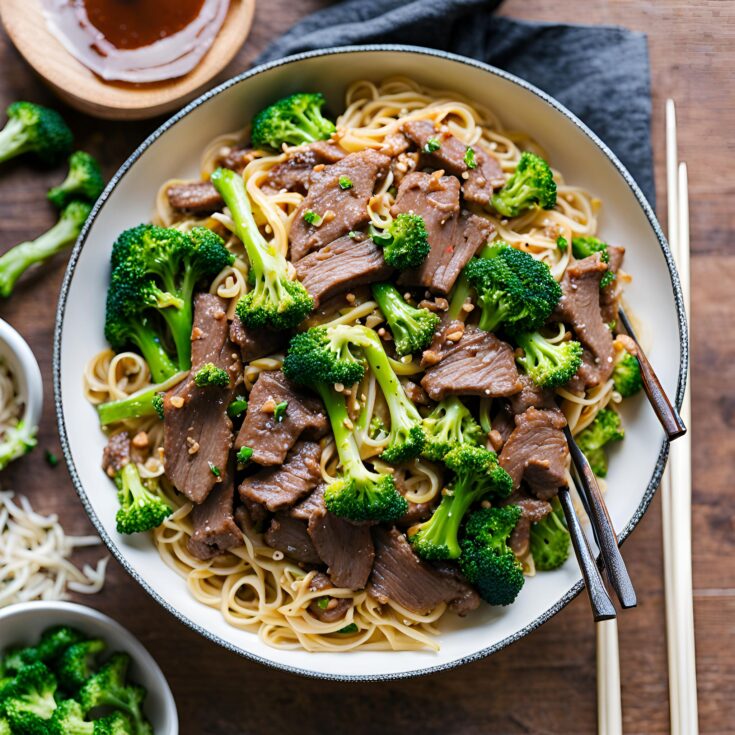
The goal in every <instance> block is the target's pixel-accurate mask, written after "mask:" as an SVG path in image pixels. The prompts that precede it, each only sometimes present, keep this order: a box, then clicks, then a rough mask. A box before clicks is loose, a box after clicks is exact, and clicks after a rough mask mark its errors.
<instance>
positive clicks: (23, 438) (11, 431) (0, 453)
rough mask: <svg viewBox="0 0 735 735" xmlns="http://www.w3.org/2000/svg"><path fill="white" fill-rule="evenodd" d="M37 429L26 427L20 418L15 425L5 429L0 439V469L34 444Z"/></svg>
mask: <svg viewBox="0 0 735 735" xmlns="http://www.w3.org/2000/svg"><path fill="white" fill-rule="evenodd" d="M37 431H38V427H36V426H31V427H28V426H26V423H25V421H23V420H22V419H21V420H20V421H18V423H17V424H16V425H15V426H10V427H9V428H7V429H5V431H4V432H3V435H2V438H1V439H0V470H4V469H5V468H6V467H7V466H8V465H9V464H10V463H11V462H12V461H14V460H16V459H18V458H19V457H22V456H23V455H24V454H28V452H30V451H31V449H33V447H35V446H36V444H37V443H38V442H37V441H36V432H37Z"/></svg>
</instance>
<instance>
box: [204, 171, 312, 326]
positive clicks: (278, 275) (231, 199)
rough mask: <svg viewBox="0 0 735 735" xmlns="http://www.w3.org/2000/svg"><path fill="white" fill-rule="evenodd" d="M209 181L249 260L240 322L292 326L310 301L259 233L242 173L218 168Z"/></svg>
mask: <svg viewBox="0 0 735 735" xmlns="http://www.w3.org/2000/svg"><path fill="white" fill-rule="evenodd" d="M211 180H212V183H213V184H214V186H215V188H216V189H217V191H218V192H219V193H220V194H221V195H222V198H223V199H224V200H225V203H226V204H227V207H228V209H229V210H230V214H231V215H232V219H233V220H234V222H235V233H236V234H237V236H238V237H239V238H240V240H242V243H243V245H244V246H245V250H246V251H247V254H248V260H249V261H250V269H251V270H250V277H251V279H252V281H253V288H252V290H251V291H249V292H248V293H246V294H245V296H243V297H242V298H241V299H240V301H239V302H238V304H237V314H238V316H239V317H240V319H241V320H242V322H243V324H245V325H246V326H248V327H253V328H259V327H270V328H272V329H277V330H285V329H291V328H292V327H295V326H296V325H297V324H299V323H300V322H301V321H303V320H304V319H305V318H306V316H307V315H308V314H309V312H310V311H311V310H312V308H313V307H314V300H313V299H312V298H311V296H309V293H308V292H307V290H306V289H305V288H304V287H303V286H302V285H301V283H299V281H294V280H292V278H291V276H290V275H289V271H288V261H287V260H286V257H285V256H284V255H283V254H282V253H279V252H277V251H276V250H275V248H274V247H273V245H272V244H270V243H269V242H268V241H267V240H266V239H265V238H264V237H263V235H261V234H260V230H259V229H258V225H257V224H256V222H255V219H254V217H253V212H252V208H251V206H250V198H249V197H248V194H247V192H246V191H245V183H244V182H243V179H242V176H240V175H239V174H236V173H235V172H234V171H230V170H229V169H223V168H219V169H217V170H216V171H215V172H214V173H213V174H212V177H211Z"/></svg>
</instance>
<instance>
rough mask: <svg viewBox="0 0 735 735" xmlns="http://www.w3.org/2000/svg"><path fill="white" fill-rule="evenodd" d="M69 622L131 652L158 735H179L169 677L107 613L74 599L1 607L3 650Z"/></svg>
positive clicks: (133, 678)
mask: <svg viewBox="0 0 735 735" xmlns="http://www.w3.org/2000/svg"><path fill="white" fill-rule="evenodd" d="M55 625H69V626H71V627H73V628H76V629H77V630H80V631H81V632H82V633H85V634H87V635H88V636H90V637H92V638H101V639H102V640H104V641H105V642H106V643H107V650H108V651H109V652H110V653H112V652H115V651H122V652H124V653H127V654H129V655H130V658H131V661H130V671H129V676H130V680H131V681H134V682H135V683H136V684H140V685H141V686H144V687H145V688H146V690H147V692H148V695H147V696H146V700H145V707H144V711H145V714H146V716H147V717H148V719H149V720H150V722H151V724H152V725H153V731H154V732H155V733H156V735H178V733H179V717H178V714H177V712H176V703H175V702H174V697H173V694H171V689H169V686H168V682H167V681H166V677H165V676H164V675H163V672H162V671H161V669H160V668H158V664H157V663H156V662H155V660H154V659H153V657H152V656H151V654H150V653H148V651H146V650H145V648H143V645H142V644H141V643H140V641H138V639H137V638H136V637H135V636H134V635H133V634H132V633H130V632H128V631H127V630H126V629H125V628H123V627H122V625H120V623H118V622H116V621H115V620H113V619H112V618H110V617H108V616H107V615H103V614H102V613H101V612H97V610H93V609H92V608H91V607H85V606H84V605H76V604H74V603H71V602H24V603H21V604H18V605H10V606H9V607H5V608H2V609H0V653H1V652H2V651H3V650H5V649H6V648H10V647H11V646H17V645H35V644H36V643H37V642H38V639H39V637H40V636H41V633H43V631H44V630H46V629H47V628H51V627H52V626H55Z"/></svg>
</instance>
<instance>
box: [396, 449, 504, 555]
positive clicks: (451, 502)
mask: <svg viewBox="0 0 735 735" xmlns="http://www.w3.org/2000/svg"><path fill="white" fill-rule="evenodd" d="M444 464H445V465H446V466H447V468H448V469H450V470H451V471H452V472H453V473H454V479H453V480H452V482H451V483H450V485H449V487H448V489H447V491H446V493H444V495H443V496H442V499H441V502H440V503H439V507H438V508H437V509H436V510H435V511H434V514H433V515H432V516H431V518H429V520H428V521H425V522H424V523H421V524H419V525H418V526H414V527H413V528H411V529H409V532H408V533H409V541H410V542H411V545H412V546H413V547H414V549H415V550H416V552H417V553H418V554H419V556H422V557H424V559H456V558H458V557H459V555H460V543H459V528H460V525H461V523H462V519H463V518H464V516H465V514H466V513H467V511H468V510H469V509H470V507H471V506H472V505H473V504H474V503H476V502H478V501H479V500H482V499H483V498H485V497H489V498H493V499H500V498H505V497H507V496H508V495H510V493H511V492H512V491H513V481H512V480H511V478H510V475H509V474H508V473H507V472H506V471H505V470H504V469H503V468H502V467H501V466H500V465H499V464H498V456H497V455H496V454H495V452H491V451H490V450H488V449H483V448H481V447H474V446H471V445H469V444H464V445H460V446H459V447H456V448H455V449H453V450H452V451H450V452H448V453H447V454H446V455H445V457H444Z"/></svg>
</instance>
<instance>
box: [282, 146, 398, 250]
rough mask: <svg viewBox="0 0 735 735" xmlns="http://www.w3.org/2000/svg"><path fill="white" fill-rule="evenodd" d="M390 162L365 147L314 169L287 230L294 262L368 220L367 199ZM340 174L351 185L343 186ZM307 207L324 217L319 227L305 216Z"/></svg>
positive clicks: (368, 199)
mask: <svg viewBox="0 0 735 735" xmlns="http://www.w3.org/2000/svg"><path fill="white" fill-rule="evenodd" d="M389 164H390V158H388V156H384V155H383V154H382V153H378V152H377V151H373V150H370V149H368V150H364V151H360V152H359V153H351V154H350V155H349V156H347V157H345V158H343V159H342V160H341V161H339V162H338V163H334V164H332V165H331V166H326V167H325V168H324V170H323V171H319V172H314V174H313V175H312V177H311V183H310V185H309V192H308V194H307V195H306V198H305V199H304V201H303V202H302V203H301V205H300V206H299V208H298V210H297V211H296V215H295V217H294V219H293V222H292V224H291V231H290V232H289V238H290V241H291V260H292V261H293V262H294V263H295V262H296V261H297V260H301V258H303V257H304V256H305V255H307V254H308V253H310V252H311V251H312V250H317V249H318V248H321V247H324V246H325V245H327V244H328V243H330V242H333V241H334V240H336V239H338V238H340V237H342V235H346V234H347V233H348V232H350V231H351V230H357V229H359V228H360V227H361V226H363V225H365V224H367V222H368V221H369V219H370V217H369V215H368V211H367V205H368V202H369V201H370V197H371V196H372V195H373V190H374V189H375V183H376V182H377V181H378V179H380V178H382V177H383V176H384V175H385V173H386V171H387V170H388V166H389ZM342 177H346V178H348V179H349V180H350V182H351V183H352V186H350V187H349V188H348V189H342V188H341V187H340V185H339V180H340V178H342ZM307 210H311V211H313V212H316V214H318V215H319V216H321V217H323V218H324V219H323V221H322V223H321V224H320V225H319V226H318V227H317V226H315V225H311V224H309V223H308V222H306V220H304V213H305V212H306V211H307ZM328 213H329V214H328Z"/></svg>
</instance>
